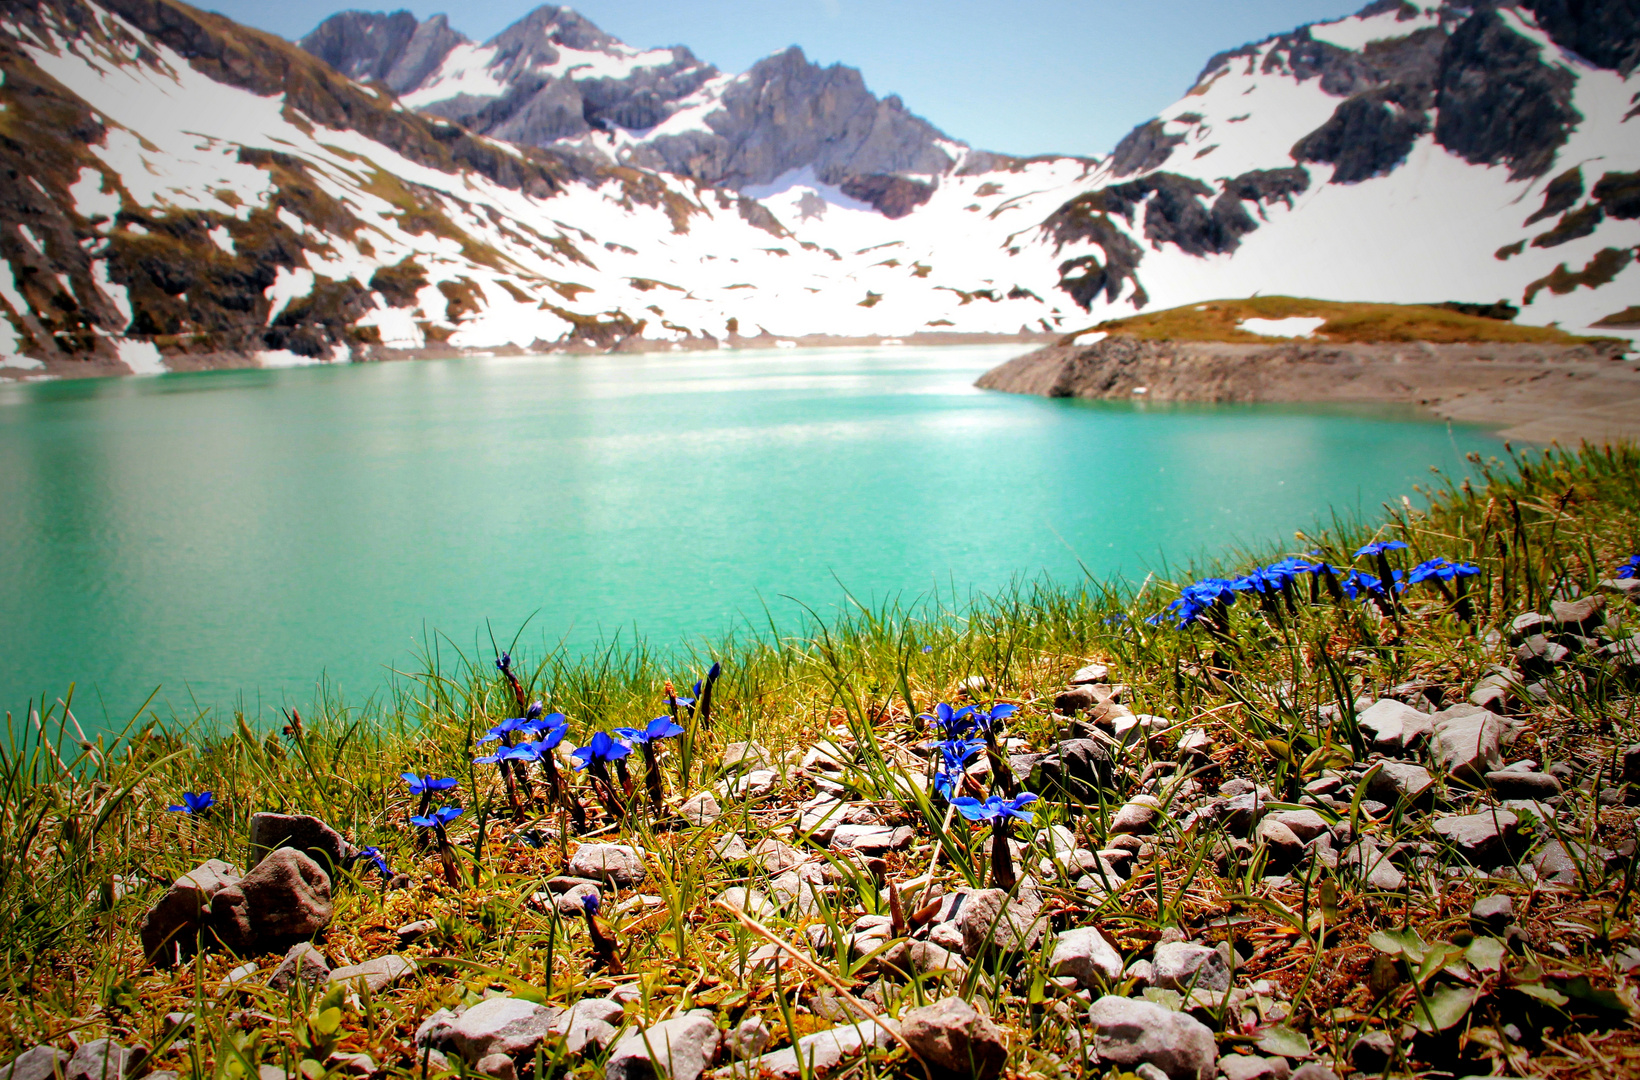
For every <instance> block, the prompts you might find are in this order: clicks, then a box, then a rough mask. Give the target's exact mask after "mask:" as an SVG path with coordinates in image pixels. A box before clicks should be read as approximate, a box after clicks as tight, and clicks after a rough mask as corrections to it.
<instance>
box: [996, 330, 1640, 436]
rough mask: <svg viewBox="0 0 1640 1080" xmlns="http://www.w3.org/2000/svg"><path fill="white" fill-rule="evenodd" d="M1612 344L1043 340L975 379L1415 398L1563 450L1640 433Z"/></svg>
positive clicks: (1136, 394)
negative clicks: (1054, 342)
mask: <svg viewBox="0 0 1640 1080" xmlns="http://www.w3.org/2000/svg"><path fill="white" fill-rule="evenodd" d="M1621 349H1622V346H1621V345H1619V344H1609V343H1605V342H1597V343H1590V344H1581V345H1550V344H1530V343H1513V342H1479V343H1469V344H1439V345H1436V344H1430V343H1428V342H1411V343H1378V344H1362V343H1323V344H1317V343H1310V342H1305V343H1298V342H1294V343H1285V344H1279V345H1269V344H1258V345H1251V344H1242V343H1235V342H1212V341H1156V340H1144V339H1136V338H1132V337H1126V336H1119V337H1112V338H1107V339H1105V340H1104V341H1100V342H1098V343H1096V344H1093V345H1082V346H1076V345H1069V346H1066V345H1055V346H1048V347H1046V348H1042V349H1038V350H1037V351H1036V352H1033V353H1030V354H1028V355H1025V356H1021V357H1018V358H1016V359H1013V360H1010V361H1008V362H1007V363H1006V364H1003V365H1001V366H1000V367H996V368H993V369H992V370H991V371H988V372H986V373H985V374H984V375H983V376H981V378H980V379H979V382H978V383H977V385H978V386H980V387H982V388H984V389H988V390H1003V391H1007V392H1009V393H1016V394H1040V395H1042V396H1044V397H1079V398H1099V399H1105V400H1120V401H1126V400H1144V401H1152V402H1157V401H1202V402H1383V403H1395V404H1409V405H1419V406H1423V407H1426V408H1428V409H1429V410H1431V411H1432V412H1434V413H1435V415H1437V416H1441V417H1445V418H1447V419H1450V420H1456V421H1460V422H1463V423H1471V424H1481V425H1484V426H1487V427H1490V428H1493V429H1495V430H1497V431H1498V432H1499V433H1500V434H1501V435H1502V436H1503V437H1505V438H1508V439H1511V440H1516V441H1521V442H1531V443H1551V442H1558V443H1561V444H1564V445H1569V446H1575V445H1577V444H1578V443H1581V442H1584V441H1587V442H1591V443H1604V442H1610V441H1614V440H1617V439H1637V438H1640V364H1636V363H1635V362H1633V361H1632V359H1631V360H1625V359H1624V354H1623V353H1622V352H1621Z"/></svg>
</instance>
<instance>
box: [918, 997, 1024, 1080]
mask: <svg viewBox="0 0 1640 1080" xmlns="http://www.w3.org/2000/svg"><path fill="white" fill-rule="evenodd" d="M900 1037H901V1038H903V1039H904V1040H905V1041H906V1043H907V1044H908V1045H909V1046H910V1047H911V1049H913V1050H915V1051H916V1052H917V1054H918V1056H920V1057H921V1058H922V1059H923V1060H924V1061H926V1062H927V1063H928V1064H929V1065H931V1066H934V1067H935V1068H936V1069H939V1070H942V1071H944V1072H947V1073H951V1074H954V1075H957V1076H968V1077H973V1078H974V1080H994V1078H995V1077H996V1076H998V1075H999V1074H1000V1073H1001V1072H1002V1066H1003V1064H1004V1063H1005V1062H1007V1060H1008V1047H1007V1044H1006V1043H1005V1042H1004V1041H1003V1037H1002V1029H1001V1028H999V1027H997V1026H996V1025H995V1024H993V1023H992V1022H991V1021H990V1019H989V1018H987V1017H985V1016H982V1015H980V1014H979V1012H977V1011H976V1010H975V1009H974V1007H973V1006H972V1005H970V1004H968V1002H966V1001H964V1000H962V998H960V997H948V998H942V999H941V1000H939V1001H936V1002H935V1003H934V1004H932V1005H925V1006H923V1007H922V1008H920V1009H908V1010H906V1012H905V1013H903V1014H902V1015H901V1016H900Z"/></svg>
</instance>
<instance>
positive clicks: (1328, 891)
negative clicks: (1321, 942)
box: [1321, 878, 1338, 923]
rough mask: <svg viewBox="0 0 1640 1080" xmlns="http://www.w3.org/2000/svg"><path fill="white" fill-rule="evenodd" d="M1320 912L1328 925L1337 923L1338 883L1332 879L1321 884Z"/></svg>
mask: <svg viewBox="0 0 1640 1080" xmlns="http://www.w3.org/2000/svg"><path fill="white" fill-rule="evenodd" d="M1321 910H1322V911H1323V912H1325V913H1326V916H1327V921H1328V922H1329V923H1337V922H1338V883H1337V882H1335V881H1333V879H1332V878H1328V879H1327V880H1326V881H1323V882H1322V883H1321Z"/></svg>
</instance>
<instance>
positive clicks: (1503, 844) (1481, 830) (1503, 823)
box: [1432, 810, 1520, 866]
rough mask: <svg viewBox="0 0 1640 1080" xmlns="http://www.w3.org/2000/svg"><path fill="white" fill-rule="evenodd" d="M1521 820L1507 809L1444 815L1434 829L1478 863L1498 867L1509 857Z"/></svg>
mask: <svg viewBox="0 0 1640 1080" xmlns="http://www.w3.org/2000/svg"><path fill="white" fill-rule="evenodd" d="M1519 822H1520V819H1519V818H1517V817H1516V816H1515V815H1514V814H1511V813H1510V812H1509V811H1507V810H1488V811H1484V812H1482V813H1479V814H1445V815H1442V816H1439V817H1437V818H1436V819H1435V820H1434V822H1433V823H1432V824H1433V827H1434V829H1435V832H1436V833H1437V834H1438V835H1439V836H1440V837H1441V838H1442V839H1444V840H1446V841H1447V842H1448V843H1450V844H1452V845H1453V846H1454V847H1456V848H1457V849H1458V850H1459V851H1460V852H1461V853H1462V854H1463V856H1464V858H1466V859H1468V860H1469V861H1470V862H1471V863H1474V864H1475V865H1476V866H1497V865H1499V864H1501V863H1503V862H1504V861H1506V860H1507V859H1508V857H1509V849H1508V842H1509V840H1510V838H1511V837H1512V836H1513V835H1514V832H1515V828H1516V826H1517V825H1518V824H1519Z"/></svg>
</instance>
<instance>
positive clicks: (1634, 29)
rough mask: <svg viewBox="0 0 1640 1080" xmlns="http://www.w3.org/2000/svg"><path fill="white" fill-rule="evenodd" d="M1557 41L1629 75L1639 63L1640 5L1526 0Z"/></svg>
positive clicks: (1624, 0) (1627, 0) (1609, 0)
mask: <svg viewBox="0 0 1640 1080" xmlns="http://www.w3.org/2000/svg"><path fill="white" fill-rule="evenodd" d="M1524 6H1525V7H1527V8H1530V9H1531V11H1532V14H1534V15H1536V16H1537V21H1538V25H1539V26H1541V27H1543V29H1544V30H1546V31H1547V32H1548V34H1549V36H1550V37H1552V38H1554V40H1555V44H1556V45H1559V46H1560V47H1561V48H1563V49H1567V50H1570V51H1571V52H1575V53H1577V54H1578V55H1579V56H1581V57H1583V58H1584V59H1585V60H1588V61H1590V62H1591V63H1595V64H1599V65H1600V66H1601V67H1605V68H1613V69H1615V70H1616V71H1618V72H1620V73H1622V75H1623V76H1624V77H1625V78H1627V77H1628V75H1629V74H1630V73H1631V72H1633V71H1634V69H1635V67H1636V65H1640V4H1637V3H1635V2H1634V0H1525V4H1524Z"/></svg>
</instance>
